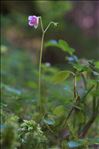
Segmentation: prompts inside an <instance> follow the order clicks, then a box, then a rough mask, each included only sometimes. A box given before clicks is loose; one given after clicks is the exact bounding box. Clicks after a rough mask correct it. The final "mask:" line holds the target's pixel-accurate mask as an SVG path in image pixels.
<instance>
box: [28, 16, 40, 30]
mask: <svg viewBox="0 0 99 149" xmlns="http://www.w3.org/2000/svg"><path fill="white" fill-rule="evenodd" d="M28 21H29V22H28V24H29V26H31V27H32V26H34V28H37V27H38V24H39V17H36V16H29V17H28Z"/></svg>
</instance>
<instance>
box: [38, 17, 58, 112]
mask: <svg viewBox="0 0 99 149" xmlns="http://www.w3.org/2000/svg"><path fill="white" fill-rule="evenodd" d="M39 18H40V23H41V29H42V40H41V49H40V61H39V103H38V104H39V108H40V112H41V111H42V110H43V107H42V100H41V65H42V54H43V45H44V37H45V33H46V32H47V30H48V28H49V27H50V25H51V24H54V25H56V24H55V23H54V22H50V23H49V24H48V26H47V27H46V28H45V29H44V27H43V22H42V18H41V17H39Z"/></svg>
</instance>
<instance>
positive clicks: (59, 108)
mask: <svg viewBox="0 0 99 149" xmlns="http://www.w3.org/2000/svg"><path fill="white" fill-rule="evenodd" d="M64 112H65V111H64V107H63V106H62V105H60V106H57V107H56V108H55V109H54V110H53V114H55V115H56V116H61V115H63V114H64Z"/></svg>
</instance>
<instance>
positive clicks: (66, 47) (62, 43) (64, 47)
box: [59, 40, 75, 55]
mask: <svg viewBox="0 0 99 149" xmlns="http://www.w3.org/2000/svg"><path fill="white" fill-rule="evenodd" d="M59 46H60V48H61V49H62V50H63V51H65V52H67V53H69V54H70V55H72V54H73V53H74V51H75V50H74V49H73V48H70V47H69V45H68V43H67V42H66V41H64V40H59Z"/></svg>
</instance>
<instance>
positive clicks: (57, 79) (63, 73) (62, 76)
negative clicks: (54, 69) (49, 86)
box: [52, 71, 70, 83]
mask: <svg viewBox="0 0 99 149" xmlns="http://www.w3.org/2000/svg"><path fill="white" fill-rule="evenodd" d="M69 75H70V72H69V71H60V72H58V73H57V74H56V75H55V76H54V77H53V79H52V81H53V82H54V83H61V82H63V81H64V80H66V79H67V78H68V77H69Z"/></svg>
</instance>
